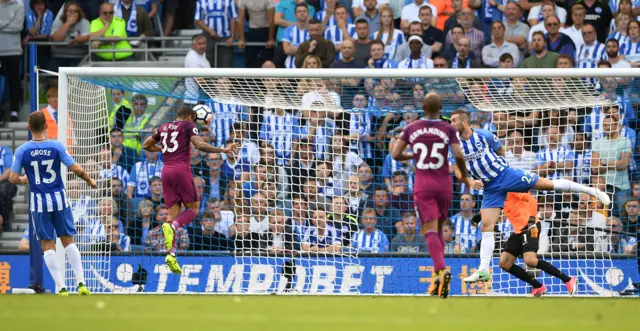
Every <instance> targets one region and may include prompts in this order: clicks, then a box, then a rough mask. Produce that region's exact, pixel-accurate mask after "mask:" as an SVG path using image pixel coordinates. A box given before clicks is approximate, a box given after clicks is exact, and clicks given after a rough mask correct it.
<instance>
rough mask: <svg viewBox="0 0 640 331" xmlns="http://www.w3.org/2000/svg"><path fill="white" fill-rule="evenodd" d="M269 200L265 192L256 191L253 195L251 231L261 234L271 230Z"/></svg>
mask: <svg viewBox="0 0 640 331" xmlns="http://www.w3.org/2000/svg"><path fill="white" fill-rule="evenodd" d="M268 212H269V210H268V201H267V199H266V197H265V196H264V194H262V193H256V194H254V195H253V196H252V197H251V218H250V224H251V225H250V231H251V232H252V233H257V234H259V235H262V234H264V233H265V232H267V231H268V230H269V215H268Z"/></svg>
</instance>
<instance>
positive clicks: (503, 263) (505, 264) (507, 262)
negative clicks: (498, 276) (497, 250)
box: [499, 256, 513, 271]
mask: <svg viewBox="0 0 640 331" xmlns="http://www.w3.org/2000/svg"><path fill="white" fill-rule="evenodd" d="M499 265H500V268H501V269H502V270H504V271H508V270H509V269H511V266H512V265H513V261H512V260H511V259H509V258H508V257H505V256H502V257H500V263H499Z"/></svg>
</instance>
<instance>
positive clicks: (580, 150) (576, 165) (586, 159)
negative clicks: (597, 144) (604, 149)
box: [573, 133, 592, 185]
mask: <svg viewBox="0 0 640 331" xmlns="http://www.w3.org/2000/svg"><path fill="white" fill-rule="evenodd" d="M589 145H590V144H589V142H588V141H587V140H586V139H585V134H584V133H576V137H575V141H574V142H573V181H574V182H576V183H581V184H585V185H588V184H589V180H590V178H591V163H592V152H591V148H590V146H589Z"/></svg>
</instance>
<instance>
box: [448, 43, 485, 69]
mask: <svg viewBox="0 0 640 331" xmlns="http://www.w3.org/2000/svg"><path fill="white" fill-rule="evenodd" d="M457 50H458V53H457V54H456V57H455V58H454V59H453V60H451V61H449V63H448V65H449V68H453V69H458V68H466V69H469V68H480V67H482V65H481V64H480V61H479V60H474V59H472V58H471V54H470V51H471V41H470V40H469V38H466V37H462V38H460V39H459V40H458V46H457ZM478 54H481V53H478Z"/></svg>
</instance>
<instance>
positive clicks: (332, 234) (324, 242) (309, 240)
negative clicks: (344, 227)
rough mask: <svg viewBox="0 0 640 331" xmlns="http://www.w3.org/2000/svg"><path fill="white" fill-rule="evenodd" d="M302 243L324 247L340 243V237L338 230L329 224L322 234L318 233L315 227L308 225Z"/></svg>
mask: <svg viewBox="0 0 640 331" xmlns="http://www.w3.org/2000/svg"><path fill="white" fill-rule="evenodd" d="M302 243H305V244H309V245H312V246H318V247H319V248H325V247H327V246H332V245H336V244H338V245H342V239H340V235H339V234H338V230H336V228H334V227H333V226H331V225H327V227H326V229H325V230H324V234H323V235H320V233H319V231H318V228H317V227H315V226H310V227H308V228H307V230H306V231H305V233H304V237H303V238H302Z"/></svg>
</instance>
